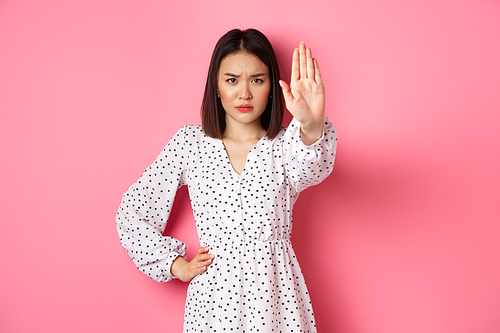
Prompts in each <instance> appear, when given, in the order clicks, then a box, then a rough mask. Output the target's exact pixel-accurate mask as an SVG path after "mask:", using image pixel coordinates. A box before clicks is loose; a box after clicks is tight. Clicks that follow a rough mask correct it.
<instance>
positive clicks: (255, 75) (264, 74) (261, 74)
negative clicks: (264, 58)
mask: <svg viewBox="0 0 500 333" xmlns="http://www.w3.org/2000/svg"><path fill="white" fill-rule="evenodd" d="M224 75H225V76H231V77H240V76H241V75H237V74H234V73H224ZM261 76H266V73H256V74H252V75H250V77H261Z"/></svg>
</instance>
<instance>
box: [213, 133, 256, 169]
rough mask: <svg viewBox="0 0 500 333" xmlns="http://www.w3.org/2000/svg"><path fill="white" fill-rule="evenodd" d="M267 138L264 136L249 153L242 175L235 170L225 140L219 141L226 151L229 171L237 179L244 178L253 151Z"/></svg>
mask: <svg viewBox="0 0 500 333" xmlns="http://www.w3.org/2000/svg"><path fill="white" fill-rule="evenodd" d="M265 137H266V135H265V134H264V136H262V137H261V138H260V139H259V141H257V143H256V144H255V145H254V146H253V147H252V148H251V149H250V150H249V151H248V153H247V157H246V159H245V164H244V165H243V169H242V170H241V173H238V172H237V171H236V170H235V169H234V166H233V163H232V162H231V158H230V157H229V153H228V151H227V149H226V145H225V144H224V140H223V139H219V141H220V142H221V144H222V148H223V150H224V152H225V153H226V160H227V163H228V164H229V169H230V170H231V172H233V173H234V174H235V175H236V176H237V177H243V175H244V174H245V173H246V168H247V164H248V159H249V158H250V154H251V153H252V151H254V150H255V149H256V147H257V146H258V145H259V144H261V142H263V141H264V138H265Z"/></svg>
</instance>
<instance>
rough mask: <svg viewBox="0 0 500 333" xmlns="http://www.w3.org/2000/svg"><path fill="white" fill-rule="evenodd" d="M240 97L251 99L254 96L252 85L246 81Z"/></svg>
mask: <svg viewBox="0 0 500 333" xmlns="http://www.w3.org/2000/svg"><path fill="white" fill-rule="evenodd" d="M240 98H241V99H251V98H252V93H251V92H250V87H249V86H248V84H246V83H244V84H242V85H241V92H240Z"/></svg>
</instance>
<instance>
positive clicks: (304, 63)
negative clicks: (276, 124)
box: [280, 42, 325, 132]
mask: <svg viewBox="0 0 500 333" xmlns="http://www.w3.org/2000/svg"><path fill="white" fill-rule="evenodd" d="M280 84H281V87H282V90H283V96H284V98H285V104H286V107H287V109H288V111H290V113H291V114H292V115H293V116H294V117H295V118H296V119H297V120H298V121H299V122H300V123H301V128H305V129H310V130H312V131H316V132H317V131H318V129H320V130H322V128H323V119H324V115H325V87H324V86H323V81H322V79H321V73H320V70H319V65H318V62H317V60H316V59H314V58H313V57H312V52H311V49H310V48H308V47H306V46H305V44H304V42H302V43H300V45H299V48H298V49H295V50H294V51H293V58H292V75H291V79H290V85H288V84H287V83H286V82H284V81H280Z"/></svg>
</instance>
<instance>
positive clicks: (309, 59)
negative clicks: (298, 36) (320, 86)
mask: <svg viewBox="0 0 500 333" xmlns="http://www.w3.org/2000/svg"><path fill="white" fill-rule="evenodd" d="M306 61H307V78H308V79H311V80H314V59H313V57H312V52H311V49H310V48H309V47H307V48H306Z"/></svg>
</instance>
